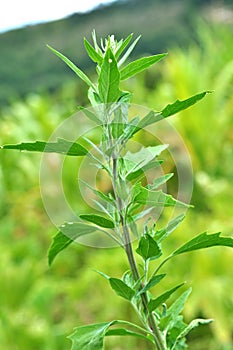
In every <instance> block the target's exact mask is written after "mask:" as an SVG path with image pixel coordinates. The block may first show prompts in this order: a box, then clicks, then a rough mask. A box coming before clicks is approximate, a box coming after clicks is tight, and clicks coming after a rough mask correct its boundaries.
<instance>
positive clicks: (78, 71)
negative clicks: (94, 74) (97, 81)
mask: <svg viewBox="0 0 233 350" xmlns="http://www.w3.org/2000/svg"><path fill="white" fill-rule="evenodd" d="M47 47H48V48H49V49H50V50H51V51H52V52H53V53H55V55H57V56H58V57H59V58H60V59H61V60H62V61H63V62H65V63H66V64H67V66H68V67H70V69H72V70H73V71H74V72H75V74H77V76H78V77H79V78H80V79H82V80H83V81H84V82H85V83H86V84H87V85H89V86H91V87H93V84H92V82H91V80H90V79H89V78H88V76H87V75H86V74H85V73H84V72H83V71H82V70H81V69H80V68H78V67H77V66H76V65H75V64H74V63H73V62H72V61H71V60H69V58H67V57H66V56H64V55H63V54H62V53H60V52H59V51H57V50H55V49H54V48H52V47H51V46H49V45H47Z"/></svg>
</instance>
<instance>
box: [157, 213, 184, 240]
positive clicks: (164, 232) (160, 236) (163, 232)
mask: <svg viewBox="0 0 233 350" xmlns="http://www.w3.org/2000/svg"><path fill="white" fill-rule="evenodd" d="M184 218H185V216H184V214H180V215H178V216H177V217H175V218H174V219H173V220H171V221H170V222H169V223H168V225H167V226H166V227H164V228H162V229H160V230H157V231H156V232H155V237H156V241H157V242H161V241H162V240H164V239H165V238H166V237H167V236H168V235H170V233H172V232H173V231H174V230H175V229H176V228H177V227H178V226H179V225H180V224H181V222H182V221H183V220H184Z"/></svg>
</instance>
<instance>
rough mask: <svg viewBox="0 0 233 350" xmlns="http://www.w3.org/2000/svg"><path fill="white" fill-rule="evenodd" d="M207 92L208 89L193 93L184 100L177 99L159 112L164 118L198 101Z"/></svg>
mask: <svg viewBox="0 0 233 350" xmlns="http://www.w3.org/2000/svg"><path fill="white" fill-rule="evenodd" d="M207 93H210V91H204V92H201V93H199V94H197V95H194V96H192V97H189V98H187V99H186V100H183V101H180V100H177V101H175V102H174V103H171V104H168V105H167V106H166V107H165V108H164V109H163V110H162V112H161V114H162V116H163V117H164V118H167V117H169V116H170V115H173V114H176V113H178V112H180V111H182V110H184V109H186V108H188V107H190V106H192V105H194V104H195V103H196V102H198V101H200V100H201V99H203V97H205V95H206V94H207Z"/></svg>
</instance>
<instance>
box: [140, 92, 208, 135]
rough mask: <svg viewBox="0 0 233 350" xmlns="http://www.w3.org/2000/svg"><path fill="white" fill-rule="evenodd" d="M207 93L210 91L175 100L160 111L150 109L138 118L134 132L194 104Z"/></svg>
mask: <svg viewBox="0 0 233 350" xmlns="http://www.w3.org/2000/svg"><path fill="white" fill-rule="evenodd" d="M207 93H210V91H204V92H201V93H199V94H197V95H194V96H192V97H189V98H187V99H186V100H183V101H179V100H177V101H175V102H174V103H172V104H169V105H167V106H166V107H165V108H164V109H163V110H162V111H161V112H154V111H150V112H149V113H148V114H147V115H146V116H145V117H144V118H142V119H141V120H140V122H139V123H138V128H137V129H135V132H134V133H136V132H138V131H139V130H141V129H144V128H145V127H147V126H149V125H151V124H154V123H157V122H159V121H160V120H162V119H164V118H167V117H170V116H171V115H174V114H176V113H178V112H180V111H182V110H184V109H186V108H188V107H190V106H192V105H194V104H195V103H197V102H198V101H200V100H201V99H202V98H204V97H205V95H206V94H207Z"/></svg>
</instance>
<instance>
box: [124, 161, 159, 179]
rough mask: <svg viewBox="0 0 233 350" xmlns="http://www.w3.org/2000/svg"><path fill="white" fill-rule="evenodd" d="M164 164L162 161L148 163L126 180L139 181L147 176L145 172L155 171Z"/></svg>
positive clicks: (130, 174) (131, 173)
mask: <svg viewBox="0 0 233 350" xmlns="http://www.w3.org/2000/svg"><path fill="white" fill-rule="evenodd" d="M162 163H163V161H162V160H152V161H150V162H149V163H147V164H146V165H145V166H143V167H141V168H140V169H138V170H136V171H133V172H130V173H129V174H128V175H127V177H126V179H127V180H129V181H132V180H134V179H137V178H139V177H141V176H143V175H144V174H145V172H146V171H147V170H150V169H153V168H157V167H158V166H160V165H161V164H162Z"/></svg>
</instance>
